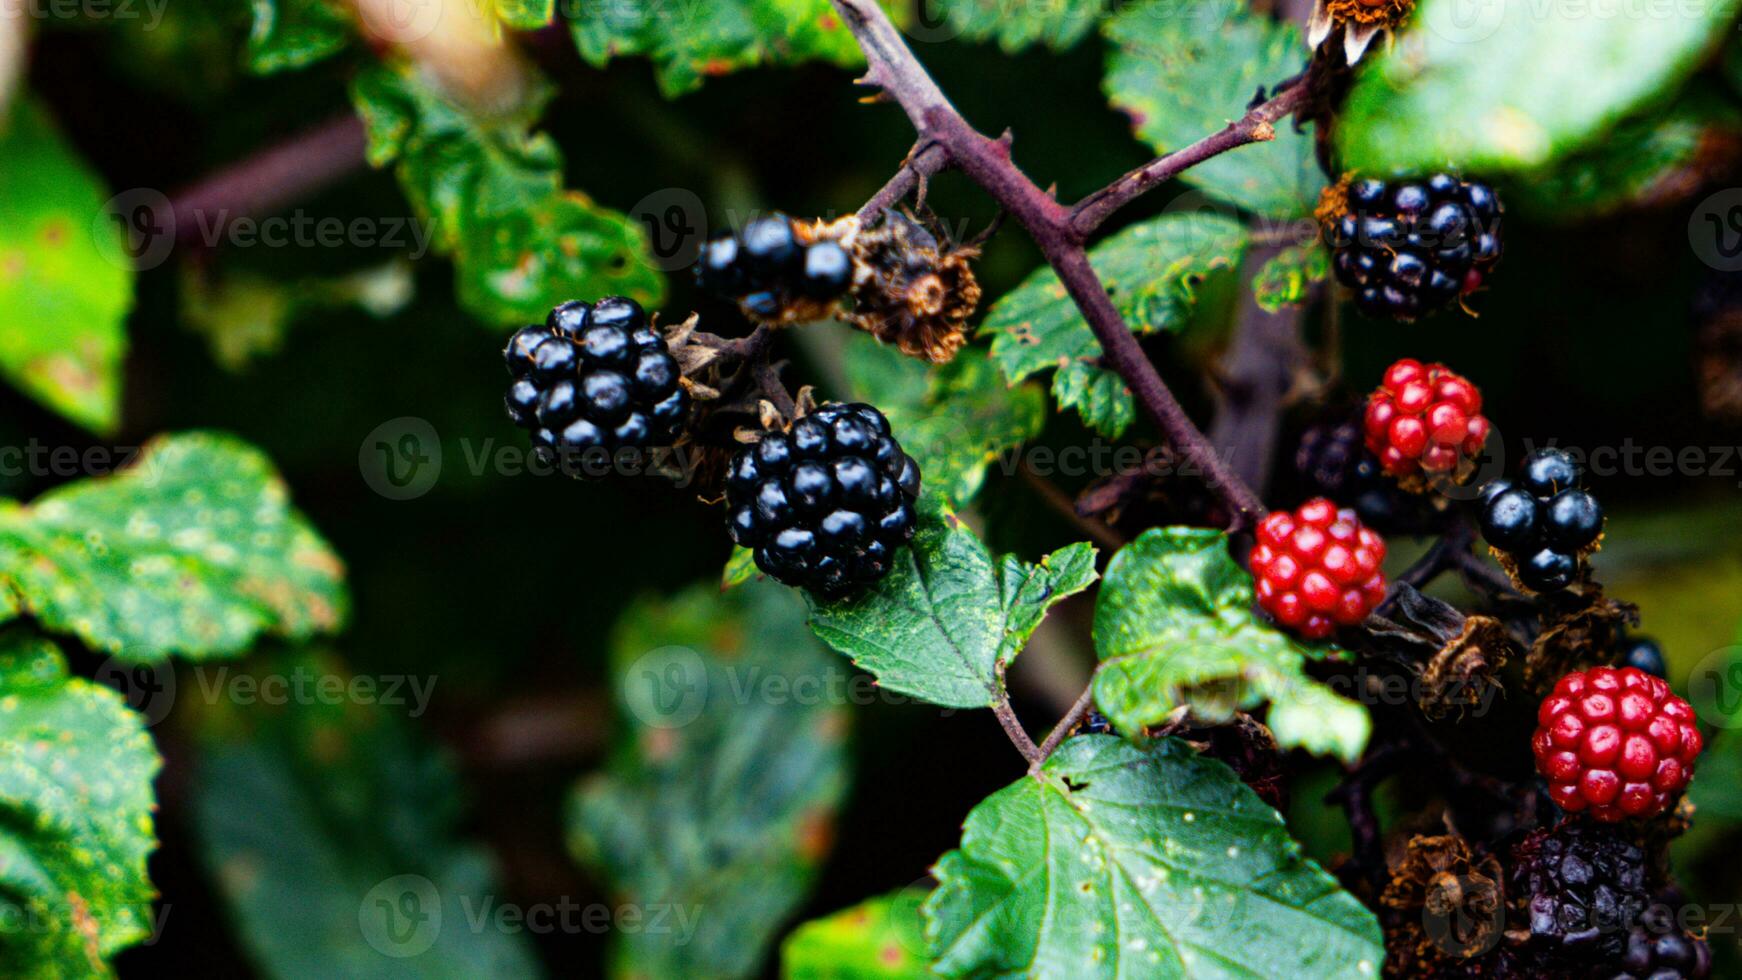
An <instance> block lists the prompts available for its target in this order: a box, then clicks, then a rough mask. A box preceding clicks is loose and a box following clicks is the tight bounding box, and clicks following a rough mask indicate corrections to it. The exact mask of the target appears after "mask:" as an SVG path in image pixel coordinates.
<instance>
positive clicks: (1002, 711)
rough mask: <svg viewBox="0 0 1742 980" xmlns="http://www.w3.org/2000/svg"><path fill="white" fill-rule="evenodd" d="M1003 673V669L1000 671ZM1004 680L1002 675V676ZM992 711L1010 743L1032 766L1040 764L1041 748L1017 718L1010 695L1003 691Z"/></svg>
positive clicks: (993, 703) (994, 703)
mask: <svg viewBox="0 0 1742 980" xmlns="http://www.w3.org/2000/svg"><path fill="white" fill-rule="evenodd" d="M1000 674H1002V671H1000ZM1000 680H1001V681H1002V677H1001V678H1000ZM992 713H993V714H995V715H997V716H998V724H1000V725H1003V726H1004V734H1005V735H1006V736H1008V737H1009V738H1010V744H1011V745H1014V746H1016V751H1018V752H1021V753H1022V757H1023V758H1024V759H1027V760H1028V764H1029V765H1030V766H1038V765H1040V763H1041V762H1042V761H1043V760H1042V757H1041V754H1040V749H1038V748H1036V747H1035V745H1034V739H1032V738H1029V737H1028V733H1027V732H1025V731H1023V730H1022V722H1020V721H1018V720H1017V719H1016V712H1015V711H1013V710H1012V709H1011V707H1010V696H1009V695H1008V694H1004V693H1002V692H1000V693H999V695H998V700H996V701H994V702H992Z"/></svg>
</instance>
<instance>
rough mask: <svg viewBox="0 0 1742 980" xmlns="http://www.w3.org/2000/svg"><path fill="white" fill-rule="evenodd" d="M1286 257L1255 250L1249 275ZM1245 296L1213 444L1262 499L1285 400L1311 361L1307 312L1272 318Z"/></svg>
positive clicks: (1287, 309)
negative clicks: (1304, 326) (1304, 328)
mask: <svg viewBox="0 0 1742 980" xmlns="http://www.w3.org/2000/svg"><path fill="white" fill-rule="evenodd" d="M1281 252H1282V248H1281V247H1280V246H1275V245H1270V246H1256V247H1254V248H1253V249H1252V250H1251V251H1250V253H1249V254H1248V255H1247V256H1246V263H1245V267H1246V270H1247V271H1250V272H1256V271H1257V270H1258V269H1261V268H1262V267H1263V265H1264V263H1266V262H1268V261H1269V260H1270V259H1272V258H1274V257H1275V256H1276V255H1278V254H1280V253H1281ZM1240 292H1241V295H1240V310H1239V316H1238V320H1237V321H1236V324H1235V328H1234V339H1233V342H1232V343H1230V344H1229V346H1228V353H1227V355H1226V356H1225V357H1224V359H1223V362H1222V376H1221V385H1220V389H1219V392H1218V394H1219V398H1218V405H1217V410H1216V419H1215V421H1214V422H1213V423H1212V424H1211V425H1210V443H1211V445H1213V446H1215V447H1216V451H1217V452H1218V453H1220V454H1221V456H1222V458H1224V459H1226V460H1227V461H1228V465H1229V466H1231V467H1233V469H1234V472H1235V473H1237V474H1239V475H1240V478H1241V479H1242V480H1245V481H1246V484H1247V485H1248V486H1250V487H1252V488H1253V489H1254V490H1256V491H1257V492H1258V493H1260V494H1262V493H1263V492H1264V488H1265V487H1267V486H1269V484H1270V472H1271V465H1272V463H1273V462H1274V459H1275V456H1276V438H1277V430H1278V428H1279V426H1280V423H1281V421H1282V409H1283V404H1284V399H1285V398H1287V396H1288V393H1289V391H1290V390H1292V389H1293V388H1294V381H1295V377H1296V375H1297V372H1298V371H1299V369H1300V366H1301V364H1302V362H1304V361H1305V360H1306V352H1305V350H1304V349H1303V348H1302V346H1301V342H1300V319H1301V312H1302V309H1303V308H1304V307H1303V306H1284V307H1283V308H1282V309H1279V310H1277V311H1276V312H1274V313H1272V312H1269V311H1267V310H1265V309H1264V308H1263V307H1262V306H1260V305H1259V304H1258V299H1257V295H1256V294H1255V293H1254V292H1253V291H1252V290H1250V289H1243V290H1241V291H1240Z"/></svg>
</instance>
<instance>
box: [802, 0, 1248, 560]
mask: <svg viewBox="0 0 1742 980" xmlns="http://www.w3.org/2000/svg"><path fill="white" fill-rule="evenodd" d="M833 3H834V5H835V8H836V9H837V10H839V11H840V13H841V18H842V21H843V22H844V23H845V24H846V25H847V26H848V28H849V29H850V30H851V31H852V32H853V36H854V37H855V38H856V39H857V40H858V42H859V46H860V47H861V48H862V49H863V50H864V52H865V57H866V60H867V62H868V63H869V65H870V70H869V71H867V72H866V75H865V77H864V78H863V79H861V82H862V84H866V85H872V86H876V87H877V88H880V89H882V91H883V93H884V94H885V95H887V96H888V97H890V98H892V99H894V100H895V101H896V102H897V103H898V104H899V105H900V106H901V108H902V110H903V111H904V112H906V113H907V117H908V119H909V120H911V121H912V123H913V125H914V129H915V130H916V131H917V132H918V133H919V137H920V140H921V141H922V142H923V141H930V142H933V143H935V144H937V145H939V146H941V147H942V148H943V151H944V152H945V153H947V154H948V156H949V159H950V160H951V161H952V162H953V163H954V164H955V165H956V166H957V167H958V168H960V169H961V170H962V171H963V172H964V173H966V174H967V175H968V177H969V178H970V179H972V180H973V181H974V182H975V183H977V184H979V185H980V186H981V187H983V188H984V189H985V190H986V192H987V193H988V194H990V195H991V196H992V198H993V199H994V200H995V201H997V202H998V204H999V205H1001V206H1002V207H1003V208H1004V209H1005V210H1006V211H1008V212H1010V214H1011V215H1013V216H1014V217H1015V218H1016V220H1017V221H1018V222H1020V223H1021V224H1022V226H1023V227H1024V228H1025V229H1026V230H1027V231H1028V233H1029V235H1030V236H1031V237H1032V238H1033V239H1034V241H1035V244H1037V245H1039V246H1040V250H1041V253H1042V254H1043V255H1045V257H1046V260H1047V263H1048V264H1049V265H1051V266H1052V268H1053V269H1054V271H1055V272H1057V273H1058V276H1059V280H1060V281H1061V282H1062V283H1063V284H1064V286H1065V289H1066V291H1067V292H1068V293H1069V294H1070V296H1071V298H1072V299H1073V300H1074V301H1075V302H1076V304H1077V307H1078V308H1079V309H1080V310H1081V311H1082V313H1083V318H1084V319H1085V320H1087V321H1088V323H1089V327H1090V329H1091V330H1092V331H1093V332H1094V334H1095V337H1096V339H1097V340H1099V341H1100V344H1101V348H1102V350H1103V352H1104V353H1105V355H1106V360H1107V363H1108V364H1109V366H1111V367H1112V368H1113V370H1114V371H1116V372H1117V373H1118V374H1119V376H1120V377H1121V378H1123V379H1124V381H1125V383H1126V384H1127V385H1128V386H1129V387H1130V388H1131V392H1132V395H1133V397H1134V398H1135V399H1136V401H1137V403H1138V404H1139V405H1141V406H1143V409H1144V411H1145V413H1146V414H1148V415H1149V417H1150V418H1151V419H1152V420H1153V421H1154V422H1155V423H1156V425H1157V426H1159V427H1160V429H1161V431H1162V433H1163V434H1164V435H1165V436H1166V437H1167V439H1168V441H1169V443H1170V444H1171V445H1172V446H1173V448H1174V449H1175V450H1176V451H1177V452H1178V453H1179V455H1180V456H1181V457H1182V458H1183V460H1184V461H1185V463H1186V464H1187V465H1188V466H1189V467H1191V468H1192V469H1193V470H1194V471H1195V472H1197V473H1199V474H1201V475H1202V477H1203V479H1204V481H1205V482H1206V483H1207V484H1209V486H1210V488H1211V489H1212V491H1213V492H1215V493H1216V494H1217V495H1218V496H1219V497H1220V498H1221V499H1222V501H1223V502H1224V503H1225V504H1226V505H1227V509H1228V511H1229V515H1230V523H1231V525H1232V526H1233V527H1236V528H1238V527H1243V526H1247V525H1249V524H1251V523H1252V522H1254V521H1255V520H1257V518H1258V517H1260V516H1262V515H1263V513H1264V505H1263V503H1262V502H1260V501H1259V499H1258V496H1257V494H1255V493H1253V492H1252V490H1251V488H1249V487H1247V486H1246V484H1245V483H1244V482H1242V481H1241V480H1240V478H1239V477H1238V476H1236V475H1235V474H1234V473H1233V472H1232V471H1231V470H1230V469H1229V468H1228V467H1227V466H1225V465H1223V463H1222V460H1221V459H1220V457H1219V456H1218V455H1217V454H1216V451H1215V449H1214V448H1213V447H1212V446H1211V445H1210V443H1209V440H1208V439H1206V438H1204V434H1203V433H1202V432H1201V431H1199V430H1198V428H1197V426H1196V425H1194V424H1193V423H1192V421H1191V419H1190V418H1189V417H1188V416H1187V415H1186V413H1185V410H1184V409H1183V408H1181V407H1180V404H1179V402H1178V401H1177V400H1176V399H1175V398H1174V397H1173V393H1172V392H1171V391H1169V390H1168V388H1167V385H1166V384H1165V383H1164V382H1163V381H1162V380H1161V375H1160V374H1158V373H1157V372H1156V370H1155V366H1154V365H1153V364H1151V363H1149V359H1148V357H1147V356H1145V355H1144V353H1143V348H1142V347H1141V346H1140V345H1139V344H1138V342H1137V338H1136V337H1135V336H1134V335H1133V334H1132V333H1131V330H1130V328H1129V327H1128V326H1126V324H1125V321H1124V318H1123V317H1121V316H1120V314H1119V311H1118V309H1117V308H1116V307H1114V305H1113V302H1112V300H1110V299H1109V298H1108V296H1107V290H1106V287H1105V286H1104V285H1102V283H1101V279H1100V277H1099V276H1098V275H1097V274H1096V273H1095V270H1094V267H1093V266H1091V265H1090V264H1089V259H1088V256H1087V255H1086V254H1085V253H1084V251H1083V237H1082V236H1081V235H1079V234H1078V233H1077V232H1076V231H1075V229H1074V228H1073V227H1072V223H1071V214H1070V212H1069V211H1067V210H1066V209H1065V208H1064V207H1062V206H1061V205H1060V204H1059V203H1058V201H1056V200H1054V199H1053V197H1052V196H1051V195H1050V194H1048V193H1047V192H1046V191H1043V190H1042V189H1041V188H1040V187H1039V186H1038V185H1036V184H1035V182H1034V181H1032V180H1030V179H1029V178H1028V176H1027V175H1025V174H1024V173H1023V172H1022V171H1021V169H1019V168H1018V167H1017V166H1016V164H1015V163H1014V162H1013V161H1012V160H1011V157H1010V145H1009V142H1008V141H1007V140H995V139H991V138H988V137H987V136H985V135H984V134H983V133H980V132H979V131H978V130H976V129H974V127H972V126H970V125H969V124H968V122H967V120H965V119H963V118H962V116H961V114H960V113H958V112H957V111H956V109H955V107H954V106H952V105H951V104H950V102H949V100H948V99H946V98H945V97H944V94H943V92H942V91H940V90H939V89H938V87H937V83H935V82H933V81H932V79H931V76H930V75H928V74H927V73H926V71H925V68H924V67H923V66H921V65H920V63H919V61H918V59H916V58H915V57H914V55H913V52H912V51H911V50H910V49H909V48H908V46H907V44H906V42H904V41H903V40H902V39H901V35H900V33H899V32H898V31H897V30H896V29H895V26H894V25H893V24H892V23H890V21H889V17H888V15H887V14H885V13H884V11H883V9H882V7H881V6H879V5H878V4H877V3H876V2H875V0H833Z"/></svg>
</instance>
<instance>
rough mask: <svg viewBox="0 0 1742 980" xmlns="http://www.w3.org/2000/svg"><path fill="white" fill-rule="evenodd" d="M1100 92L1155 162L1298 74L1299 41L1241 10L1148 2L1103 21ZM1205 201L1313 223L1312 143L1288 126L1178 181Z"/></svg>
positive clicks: (1207, 0) (1229, 1)
mask: <svg viewBox="0 0 1742 980" xmlns="http://www.w3.org/2000/svg"><path fill="white" fill-rule="evenodd" d="M1105 32H1106V35H1107V39H1108V40H1109V41H1110V42H1111V43H1112V45H1113V50H1112V51H1110V52H1109V53H1108V55H1107V77H1106V80H1105V82H1104V83H1103V87H1104V88H1105V89H1106V92H1107V97H1108V98H1109V99H1111V100H1112V102H1113V105H1114V106H1115V107H1116V108H1118V109H1120V110H1123V111H1124V112H1125V113H1127V114H1128V115H1130V116H1131V118H1132V122H1133V126H1134V128H1135V129H1136V132H1137V136H1138V137H1139V138H1140V139H1142V140H1143V141H1144V142H1145V143H1148V144H1149V145H1150V146H1151V147H1153V148H1154V149H1155V151H1156V152H1157V153H1167V152H1169V151H1172V150H1177V149H1179V148H1181V147H1183V146H1188V145H1190V144H1192V143H1195V142H1197V141H1198V140H1200V139H1202V138H1203V137H1205V136H1208V135H1210V134H1211V133H1214V132H1216V131H1218V130H1220V129H1222V128H1223V127H1224V126H1226V125H1228V124H1229V123H1230V122H1233V121H1234V120H1236V119H1238V118H1240V116H1241V115H1243V114H1244V113H1245V112H1246V105H1247V103H1248V102H1250V101H1251V100H1252V98H1253V96H1254V94H1255V93H1257V91H1258V89H1259V88H1260V86H1265V85H1272V84H1275V83H1276V82H1279V81H1281V80H1283V79H1284V78H1287V77H1289V76H1291V75H1294V74H1295V73H1297V72H1299V71H1300V70H1301V66H1302V64H1303V63H1304V61H1305V56H1304V55H1303V53H1302V51H1303V47H1302V44H1301V39H1300V32H1299V31H1298V30H1297V29H1296V28H1295V27H1294V25H1292V24H1286V23H1282V22H1279V21H1276V20H1273V19H1271V18H1270V17H1269V16H1266V15H1262V14H1255V13H1253V12H1252V11H1251V10H1249V9H1248V8H1247V7H1246V5H1245V4H1244V3H1242V2H1241V0H1199V2H1195V3H1189V4H1180V3H1173V2H1170V0H1149V2H1146V3H1138V4H1136V5H1133V6H1131V7H1128V8H1126V9H1124V10H1123V11H1122V12H1121V13H1119V14H1118V15H1116V16H1114V17H1113V18H1111V19H1110V20H1108V21H1107V23H1106V26H1105ZM1180 179H1181V180H1183V181H1185V182H1186V183H1188V184H1191V185H1192V186H1194V187H1196V188H1198V189H1199V190H1202V191H1203V192H1204V193H1205V194H1208V195H1209V196H1211V197H1213V198H1215V199H1217V200H1219V201H1225V202H1227V203H1229V204H1232V205H1234V206H1235V207H1238V208H1241V209H1243V210H1246V211H1250V212H1252V213H1254V214H1257V215H1261V216H1264V217H1266V218H1272V219H1289V218H1301V217H1305V216H1306V215H1309V214H1311V213H1312V210H1313V207H1314V205H1316V204H1317V202H1318V195H1319V191H1320V189H1322V188H1323V187H1324V184H1325V181H1324V175H1323V174H1322V173H1321V172H1320V171H1319V168H1318V164H1317V162H1316V159H1315V157H1314V155H1313V142H1312V134H1311V132H1310V131H1308V132H1296V131H1295V129H1294V126H1293V125H1292V124H1290V123H1286V122H1284V123H1280V124H1278V125H1277V126H1276V137H1275V139H1272V140H1269V141H1267V142H1262V143H1255V144H1253V145H1251V146H1244V147H1240V148H1239V149H1236V150H1232V151H1230V152H1228V153H1224V154H1222V155H1220V156H1217V157H1214V158H1212V159H1210V160H1206V161H1204V162H1203V163H1200V164H1198V165H1197V166H1195V167H1193V168H1191V169H1190V170H1187V171H1186V172H1185V173H1183V174H1181V175H1180Z"/></svg>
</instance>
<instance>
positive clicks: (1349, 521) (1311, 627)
mask: <svg viewBox="0 0 1742 980" xmlns="http://www.w3.org/2000/svg"><path fill="white" fill-rule="evenodd" d="M1384 560H1385V541H1384V539H1383V538H1381V537H1380V536H1379V535H1378V534H1376V533H1374V532H1373V531H1372V530H1370V529H1368V528H1367V527H1365V526H1363V525H1362V524H1361V520H1360V518H1358V517H1356V516H1355V512H1354V511H1353V510H1338V509H1337V505H1336V504H1333V503H1332V502H1330V501H1329V500H1326V499H1325V498H1323V497H1319V498H1317V499H1314V500H1309V501H1307V502H1306V503H1304V504H1302V505H1301V506H1300V508H1299V509H1297V510H1296V511H1294V512H1293V513H1289V512H1287V511H1276V512H1273V513H1271V514H1270V515H1268V516H1267V517H1265V518H1264V520H1263V521H1261V522H1260V523H1259V525H1258V544H1257V546H1256V547H1255V548H1253V549H1252V557H1251V567H1252V577H1253V582H1254V584H1253V592H1254V595H1255V596H1256V598H1257V600H1258V606H1259V608H1261V609H1263V610H1264V611H1265V612H1266V613H1269V614H1270V617H1271V618H1272V619H1274V620H1275V621H1276V622H1277V624H1278V625H1280V626H1282V627H1283V628H1284V629H1287V630H1289V631H1290V632H1292V633H1295V634H1296V635H1299V636H1302V637H1305V638H1306V639H1309V640H1321V639H1324V638H1325V637H1327V636H1330V635H1331V633H1332V632H1334V631H1335V630H1336V629H1337V627H1339V626H1353V625H1355V624H1356V623H1359V622H1361V621H1362V620H1364V619H1366V618H1367V616H1368V614H1369V613H1371V612H1372V611H1373V610H1374V609H1375V608H1377V607H1378V606H1379V604H1380V603H1381V602H1383V601H1384V600H1385V590H1386V583H1385V573H1384V572H1382V571H1380V568H1379V566H1380V564H1381V563H1383V562H1384Z"/></svg>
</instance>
